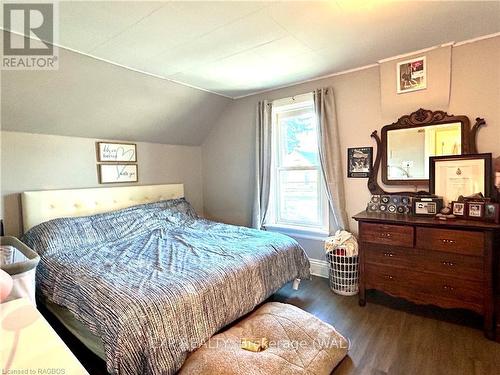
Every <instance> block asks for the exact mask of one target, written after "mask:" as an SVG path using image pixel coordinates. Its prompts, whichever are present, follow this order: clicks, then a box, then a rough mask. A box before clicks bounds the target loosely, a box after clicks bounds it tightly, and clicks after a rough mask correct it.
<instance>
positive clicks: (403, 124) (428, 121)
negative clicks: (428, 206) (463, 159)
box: [381, 111, 470, 186]
mask: <svg viewBox="0 0 500 375" xmlns="http://www.w3.org/2000/svg"><path fill="white" fill-rule="evenodd" d="M429 112H430V111H429ZM429 112H426V113H425V118H424V117H417V116H416V113H417V112H414V113H412V114H411V115H408V116H403V117H401V118H399V119H398V121H396V122H394V123H392V124H390V125H386V126H384V127H383V128H382V167H381V168H382V182H383V183H384V184H385V185H412V186H421V185H425V184H427V183H429V179H427V178H424V179H411V180H410V179H408V180H390V179H389V176H388V168H387V165H388V160H387V133H388V132H390V131H391V130H401V129H413V128H422V127H427V126H434V125H443V124H452V123H460V124H461V125H460V128H461V131H460V133H461V149H460V154H459V155H464V154H468V153H469V152H468V151H469V146H470V145H469V133H470V121H469V118H468V117H466V116H453V115H451V116H449V115H448V114H447V113H445V112H441V111H437V112H433V113H432V114H431V113H429ZM438 112H441V114H440V115H439V116H438V115H437V113H438ZM421 115H422V116H424V114H421Z"/></svg>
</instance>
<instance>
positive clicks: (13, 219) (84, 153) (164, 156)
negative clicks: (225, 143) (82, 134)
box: [0, 131, 203, 235]
mask: <svg viewBox="0 0 500 375" xmlns="http://www.w3.org/2000/svg"><path fill="white" fill-rule="evenodd" d="M0 135H1V148H0V150H1V164H0V167H1V169H0V177H1V178H0V179H1V192H2V200H1V202H2V210H1V215H2V216H1V217H2V218H3V219H4V224H5V229H6V232H7V234H10V235H18V234H19V233H20V232H21V228H22V221H21V208H20V194H19V193H20V192H22V191H26V190H45V189H70V188H85V187H97V186H102V185H99V184H98V181H97V167H96V151H95V142H96V140H97V139H94V138H76V137H65V136H54V135H39V134H29V133H18V132H8V131H2V132H0ZM137 156H138V165H139V183H138V184H139V185H147V184H159V183H184V188H185V193H186V198H187V199H188V200H189V201H190V202H191V203H192V204H193V206H194V207H195V209H196V210H197V211H198V212H202V210H203V195H202V173H201V148H200V147H199V146H174V145H164V144H158V143H146V142H139V143H137ZM119 185H120V186H122V184H119ZM133 185H137V184H133ZM105 186H111V185H105Z"/></svg>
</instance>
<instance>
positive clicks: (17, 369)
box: [0, 298, 88, 375]
mask: <svg viewBox="0 0 500 375" xmlns="http://www.w3.org/2000/svg"><path fill="white" fill-rule="evenodd" d="M0 321H1V327H0V337H2V340H1V341H0V352H1V353H2V356H0V369H2V374H71V375H74V374H88V372H87V371H86V370H85V369H84V368H83V366H82V365H81V364H80V362H78V360H77V359H76V357H75V356H74V355H73V353H71V351H70V350H69V349H68V347H67V346H66V345H65V344H64V342H63V341H62V340H61V338H60V337H59V336H58V335H57V333H56V332H55V331H54V330H53V329H52V327H51V326H50V325H49V323H47V321H46V320H45V319H44V318H43V316H42V315H41V314H40V312H39V311H38V310H37V309H36V308H35V307H33V305H32V304H31V302H30V301H29V300H28V299H26V298H20V299H16V300H13V301H10V302H5V303H3V304H1V305H0Z"/></svg>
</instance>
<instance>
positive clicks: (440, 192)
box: [429, 153, 492, 205]
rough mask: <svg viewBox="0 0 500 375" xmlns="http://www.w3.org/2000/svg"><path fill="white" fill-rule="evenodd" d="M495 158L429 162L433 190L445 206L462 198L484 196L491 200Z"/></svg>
mask: <svg viewBox="0 0 500 375" xmlns="http://www.w3.org/2000/svg"><path fill="white" fill-rule="evenodd" d="M491 162H492V159H491V154H490V153H489V154H471V155H450V156H434V157H430V158H429V189H430V193H431V194H435V195H437V196H440V197H442V198H443V201H444V205H448V204H449V203H451V202H453V201H456V200H457V199H458V197H460V196H464V197H466V196H470V195H473V194H478V193H481V194H482V195H483V196H484V197H486V198H489V197H490V194H491V185H492V178H491V176H492V172H491V171H492V169H491V167H492V166H491Z"/></svg>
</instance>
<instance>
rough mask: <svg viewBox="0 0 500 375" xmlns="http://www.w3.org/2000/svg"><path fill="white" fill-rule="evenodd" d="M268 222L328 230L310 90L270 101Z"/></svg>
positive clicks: (326, 203) (307, 228) (280, 225)
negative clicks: (270, 149)
mask: <svg viewBox="0 0 500 375" xmlns="http://www.w3.org/2000/svg"><path fill="white" fill-rule="evenodd" d="M272 115H273V124H272V126H273V128H272V130H273V131H272V133H273V142H274V144H273V146H274V147H273V155H272V156H273V157H272V159H273V160H272V176H271V197H270V207H269V213H268V216H269V220H268V221H269V226H271V227H272V226H279V227H290V228H293V227H295V228H297V229H302V230H315V231H328V202H327V199H326V194H325V191H324V187H323V179H322V176H321V167H320V162H319V154H318V142H317V124H316V116H315V113H314V103H313V97H312V94H307V95H302V96H300V97H296V98H290V99H283V100H280V101H275V102H274V103H273V114H272Z"/></svg>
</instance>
